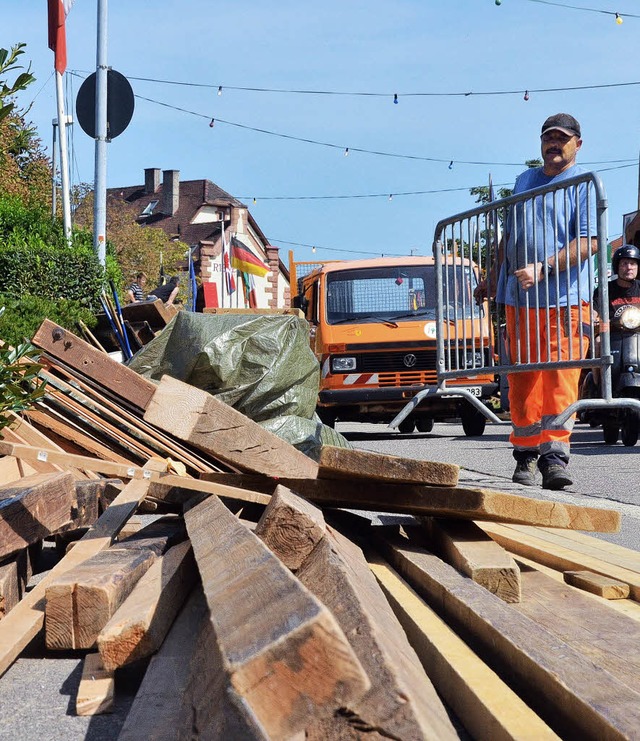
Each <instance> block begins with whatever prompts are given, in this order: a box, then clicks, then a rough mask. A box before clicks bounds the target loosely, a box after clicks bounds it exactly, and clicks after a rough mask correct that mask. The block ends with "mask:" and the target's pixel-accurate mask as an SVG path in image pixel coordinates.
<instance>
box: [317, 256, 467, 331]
mask: <svg viewBox="0 0 640 741" xmlns="http://www.w3.org/2000/svg"><path fill="white" fill-rule="evenodd" d="M447 273H448V275H449V281H448V282H449V285H448V287H447V286H445V290H444V294H445V295H444V296H443V297H442V301H443V307H444V315H445V317H447V316H449V317H451V316H456V317H457V318H459V319H462V318H470V317H472V316H473V317H478V316H479V308H478V306H477V305H476V304H475V301H474V300H473V290H474V288H475V284H476V277H475V274H474V272H473V270H472V269H471V267H470V266H468V265H465V266H462V267H461V268H460V269H459V270H456V271H455V275H454V271H447ZM447 305H448V306H449V309H448V313H447ZM326 307H327V322H328V323H329V324H346V323H349V322H353V323H358V322H366V321H369V322H371V321H372V320H373V321H375V319H378V320H381V321H385V320H386V321H393V322H396V321H400V322H409V321H412V320H415V319H418V318H420V319H435V318H436V289H435V267H434V266H433V265H409V266H404V265H401V266H395V267H391V266H384V267H371V268H356V269H353V270H338V271H335V272H331V273H329V274H328V275H327V294H326Z"/></svg>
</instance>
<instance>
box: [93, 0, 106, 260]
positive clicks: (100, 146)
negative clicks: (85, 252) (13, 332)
mask: <svg viewBox="0 0 640 741" xmlns="http://www.w3.org/2000/svg"><path fill="white" fill-rule="evenodd" d="M107 71H108V68H107V0H98V39H97V47H96V118H95V122H96V130H95V134H96V135H95V141H96V145H95V176H94V187H93V197H94V201H93V247H94V249H95V251H96V254H97V256H98V262H99V263H100V264H101V265H104V264H105V262H106V247H107V234H106V232H107Z"/></svg>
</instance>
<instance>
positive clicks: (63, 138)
mask: <svg viewBox="0 0 640 741" xmlns="http://www.w3.org/2000/svg"><path fill="white" fill-rule="evenodd" d="M56 102H57V107H58V137H59V141H60V185H61V189H62V221H63V224H64V233H65V236H66V238H67V242H68V243H69V244H71V198H70V194H69V158H68V157H67V119H66V117H65V114H64V95H63V92H62V75H61V74H60V73H59V72H58V71H57V70H56Z"/></svg>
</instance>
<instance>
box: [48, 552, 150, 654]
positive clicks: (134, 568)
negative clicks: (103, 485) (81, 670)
mask: <svg viewBox="0 0 640 741" xmlns="http://www.w3.org/2000/svg"><path fill="white" fill-rule="evenodd" d="M75 548H77V546H76V547H75ZM75 548H74V549H73V550H72V552H73V551H75ZM155 560H156V555H155V553H153V551H150V550H147V549H143V550H139V549H137V548H116V547H111V548H105V549H104V550H103V551H100V552H99V553H96V554H94V555H93V556H91V558H88V559H87V560H86V561H83V563H81V564H79V565H78V566H76V568H75V569H73V570H72V571H67V572H65V573H64V574H61V575H60V576H58V577H57V578H56V579H54V580H52V581H51V582H50V583H49V584H48V586H47V589H46V594H45V597H46V607H45V613H44V627H45V638H46V644H47V648H49V649H52V650H56V651H65V650H71V649H86V648H93V646H94V645H95V642H96V639H97V637H98V634H99V633H100V631H101V630H102V629H103V628H104V626H105V625H106V624H107V623H108V622H109V620H110V619H111V618H112V617H113V614H114V613H115V611H116V610H117V609H118V607H120V605H121V604H122V603H123V602H124V601H125V599H126V598H127V597H128V596H129V594H130V593H131V591H132V590H133V588H134V587H135V585H136V583H137V582H138V581H139V580H140V578H141V577H142V576H143V574H144V573H145V572H146V571H147V570H148V569H149V568H150V567H151V565H152V564H153V562H154V561H155Z"/></svg>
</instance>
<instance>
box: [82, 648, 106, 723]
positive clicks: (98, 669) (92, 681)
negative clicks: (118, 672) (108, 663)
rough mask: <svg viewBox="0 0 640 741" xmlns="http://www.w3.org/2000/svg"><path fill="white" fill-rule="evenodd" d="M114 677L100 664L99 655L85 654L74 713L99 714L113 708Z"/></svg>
mask: <svg viewBox="0 0 640 741" xmlns="http://www.w3.org/2000/svg"><path fill="white" fill-rule="evenodd" d="M114 694H115V679H114V676H113V672H109V671H107V670H106V669H105V668H104V666H103V665H102V661H101V660H100V655H99V654H97V653H92V654H87V655H86V656H85V657H84V662H83V664H82V677H81V679H80V684H79V686H78V693H77V694H76V715H99V714H100V713H109V712H111V709H112V708H113V699H114Z"/></svg>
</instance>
